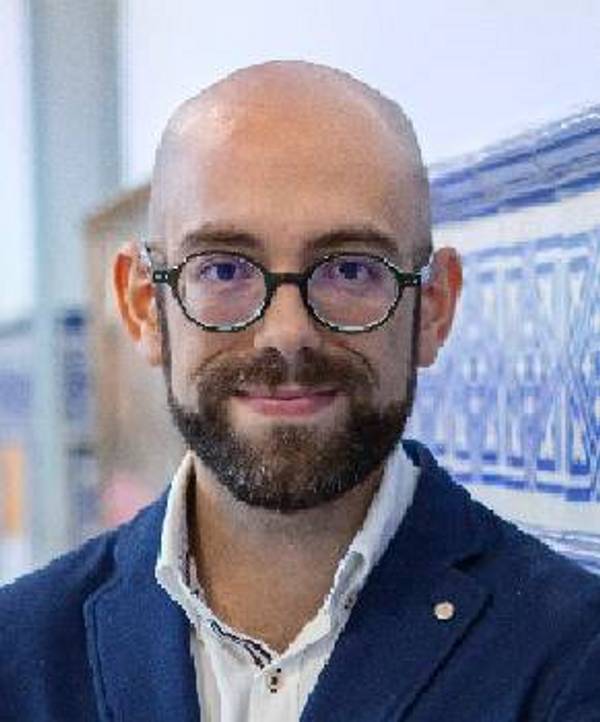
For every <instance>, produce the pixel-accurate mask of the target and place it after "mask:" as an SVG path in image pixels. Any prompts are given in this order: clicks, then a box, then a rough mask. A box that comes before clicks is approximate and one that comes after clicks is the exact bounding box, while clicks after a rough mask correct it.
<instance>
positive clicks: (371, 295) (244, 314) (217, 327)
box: [144, 246, 430, 333]
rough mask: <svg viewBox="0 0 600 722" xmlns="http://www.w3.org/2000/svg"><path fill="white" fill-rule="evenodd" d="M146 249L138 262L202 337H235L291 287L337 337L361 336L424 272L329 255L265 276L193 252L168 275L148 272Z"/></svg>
mask: <svg viewBox="0 0 600 722" xmlns="http://www.w3.org/2000/svg"><path fill="white" fill-rule="evenodd" d="M150 252H151V251H150V248H149V247H148V246H144V257H145V260H146V263H147V264H148V266H149V268H150V270H151V276H152V281H153V282H154V283H166V284H167V285H168V286H170V287H171V291H172V293H173V296H174V297H175V299H176V300H177V302H178V303H179V305H180V307H181V310H182V311H183V313H184V314H185V316H186V317H187V318H188V319H189V320H190V321H192V323H195V324H197V325H198V326H201V327H202V328H203V329H204V330H206V331H229V332H231V331H242V330H243V329H245V328H247V327H248V326H250V325H251V324H253V323H255V322H256V321H258V320H259V319H260V318H262V317H263V316H264V314H265V312H266V311H267V309H268V308H269V305H270V303H271V301H272V300H273V296H274V295H275V292H276V291H277V289H278V288H279V286H281V285H283V284H286V283H291V284H293V285H295V286H297V287H298V289H299V291H300V295H301V297H302V300H303V302H304V305H305V306H306V308H307V310H308V313H309V314H310V315H311V316H312V318H314V319H315V320H316V321H317V322H318V323H320V324H322V325H323V326H325V327H327V328H329V329H331V330H332V331H339V332H340V333H363V332H365V331H373V330H374V329H376V328H379V326H381V325H383V324H384V323H385V322H386V321H387V320H388V319H389V318H390V316H391V315H392V314H393V313H394V311H395V309H396V307H397V306H398V303H399V302H400V299H401V297H402V292H403V291H404V289H405V288H409V287H418V286H420V285H421V283H424V282H427V280H428V279H429V275H430V266H429V265H427V266H425V267H424V268H422V269H421V270H420V271H416V272H406V271H401V270H400V269H399V268H397V267H396V266H395V265H394V264H393V263H392V262H391V261H389V260H388V259H387V258H383V257H381V256H378V255H375V254H371V253H347V252H346V253H344V252H340V253H332V254H331V255H327V256H325V257H323V258H320V259H319V260H317V261H316V262H315V263H313V264H312V265H311V266H310V267H309V268H307V269H306V270H305V271H304V272H303V273H272V272H271V271H269V270H267V269H266V268H265V267H264V266H263V265H261V264H260V263H259V262H258V261H256V260H254V259H252V258H250V257H249V256H246V255H244V254H242V253H233V252H229V251H202V252H199V253H192V254H190V255H189V256H187V257H186V258H185V259H184V260H183V261H182V262H181V263H179V264H177V265H176V266H173V267H171V268H162V269H156V268H153V266H152V262H151V260H150Z"/></svg>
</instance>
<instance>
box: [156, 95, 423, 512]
mask: <svg viewBox="0 0 600 722" xmlns="http://www.w3.org/2000/svg"><path fill="white" fill-rule="evenodd" d="M162 183H163V184H164V186H163V190H162V194H163V198H162V218H161V226H162V233H163V234H164V237H163V238H161V239H160V242H162V243H164V244H166V248H167V256H168V263H169V265H172V264H175V263H179V262H181V261H182V260H183V258H184V257H185V256H186V255H187V254H189V253H191V252H193V251H194V250H208V249H210V250H223V249H226V250H231V251H241V252H243V253H245V254H246V255H249V256H252V257H253V258H255V259H256V260H258V261H260V262H261V263H262V264H263V265H264V266H266V267H267V268H268V269H269V270H271V271H276V272H286V271H287V272H290V271H291V272H298V271H301V270H304V269H305V268H306V267H307V266H308V265H310V264H311V263H312V262H314V261H315V260H317V259H319V258H320V257H322V256H324V255H326V254H327V253H331V252H334V251H350V252H353V253H354V252H357V251H366V252H371V253H377V254H380V255H384V256H386V257H387V258H389V259H390V260H391V261H393V262H395V263H396V264H398V265H399V266H400V267H402V268H405V269H406V270H412V265H411V258H412V251H413V250H414V245H415V244H416V242H417V240H416V239H417V232H418V229H417V221H416V216H417V214H416V213H415V212H414V207H415V204H416V203H418V202H420V199H419V198H417V197H416V194H417V191H416V189H415V187H414V180H413V178H412V175H411V167H410V161H409V159H408V154H407V153H406V152H405V151H403V149H402V147H401V143H399V142H398V138H397V137H395V136H392V135H391V133H387V134H386V132H383V130H382V128H381V127H380V126H379V125H377V124H374V123H373V119H372V117H370V116H367V117H365V116H364V115H361V114H360V113H357V114H355V115H352V113H350V114H349V115H348V117H344V116H343V115H342V114H340V113H339V109H338V110H335V112H333V111H330V110H329V111H328V110H327V109H326V108H325V109H320V111H319V112H318V113H317V112H315V113H302V112H301V110H298V109H294V110H293V111H290V112H287V111H286V109H285V108H283V109H281V108H280V109H279V110H278V111H277V112H271V113H265V112H262V111H261V112H257V111H256V109H253V108H249V109H248V108H246V109H242V110H239V111H231V109H229V111H228V112H227V113H224V112H223V111H219V110H218V109H217V110H214V111H213V113H212V114H207V118H205V120H203V121H202V127H201V128H200V129H199V128H198V127H196V128H194V131H193V132H189V131H188V132H185V131H184V132H183V133H182V136H181V138H179V139H178V140H177V147H176V148H175V150H174V152H173V157H172V159H171V161H170V163H169V165H168V169H167V171H166V172H165V174H164V177H163V179H162ZM365 230H368V231H371V232H372V233H371V234H370V235H369V234H366V233H364V231H365ZM338 231H344V233H345V235H344V239H343V240H340V238H338V239H337V240H336V241H335V242H332V240H331V239H332V238H333V237H334V234H336V232H338ZM374 234H378V235H379V236H381V237H385V238H386V239H388V242H389V241H390V240H391V242H392V247H391V248H387V247H382V246H381V245H380V244H379V242H378V241H377V240H374ZM200 237H201V238H200ZM155 240H157V241H158V240H159V239H155ZM388 244H389V243H388ZM417 293H418V291H416V290H414V289H410V290H405V291H404V294H403V297H402V300H401V302H400V304H399V306H398V308H397V310H396V312H395V314H394V315H393V316H392V318H391V319H390V320H389V321H388V322H387V323H386V324H385V325H384V326H383V327H381V328H379V329H377V330H375V331H372V332H370V333H363V334H352V335H350V334H344V333H337V332H335V331H332V330H329V329H327V328H325V327H322V326H320V325H318V324H317V322H316V321H314V320H313V319H311V317H310V316H309V315H308V313H307V311H306V309H305V307H304V306H303V302H302V299H301V297H300V293H299V290H298V289H297V288H296V287H295V286H292V285H284V286H281V287H279V289H278V291H277V293H276V294H275V297H274V298H273V301H272V303H271V306H270V308H269V309H268V310H267V312H266V314H265V315H264V317H263V318H262V319H260V320H259V321H257V322H256V323H254V324H253V325H251V326H250V327H249V328H247V329H245V330H243V331H240V332H236V333H218V332H217V333H215V332H208V331H205V330H203V329H202V328H200V327H198V326H196V325H194V324H193V323H191V322H190V321H189V320H188V319H186V318H185V316H184V315H183V313H182V312H181V309H180V308H179V307H178V305H177V304H176V303H175V301H174V300H173V299H172V298H171V295H170V294H168V295H167V296H166V299H165V302H164V304H160V307H161V309H162V313H161V317H162V319H161V322H162V326H163V341H164V347H163V352H164V353H163V355H164V359H163V362H164V364H165V375H166V379H167V386H168V394H169V405H170V408H171V411H172V413H173V417H174V420H175V422H176V424H177V426H178V428H179V429H180V431H181V433H182V434H183V436H184V438H185V440H186V442H187V443H188V444H189V446H190V447H191V448H192V449H193V450H194V451H195V452H196V453H197V455H198V456H199V457H200V458H201V459H202V460H203V462H204V463H205V464H206V465H207V466H208V467H209V468H210V469H211V470H212V471H213V472H214V473H215V475H216V477H217V478H218V479H219V481H220V482H221V483H222V484H224V485H225V486H226V487H227V488H228V489H229V490H230V491H231V492H232V494H233V495H234V496H235V497H236V498H238V499H240V500H243V501H246V502H247V503H250V504H253V505H258V506H263V507H266V508H272V509H278V510H280V511H284V512H289V511H293V510H295V509H301V508H308V507H311V506H315V505H318V504H321V503H323V502H324V501H326V500H328V499H332V498H335V497H337V496H339V495H341V494H343V493H345V492H346V491H348V490H349V489H350V488H352V487H353V486H355V485H356V484H358V483H360V482H361V481H363V480H365V479H366V478H367V477H368V476H369V475H370V474H371V473H372V472H374V471H375V470H376V469H377V468H378V467H380V466H381V463H382V462H383V460H384V459H385V458H386V456H387V455H388V454H389V453H390V451H391V450H392V449H393V446H394V445H395V443H396V442H397V441H398V440H399V438H400V436H401V434H402V432H403V429H404V425H405V422H406V418H407V416H408V415H409V414H410V410H411V406H412V397H413V393H414V388H415V383H416V363H415V358H414V353H415V348H416V341H417V339H416V334H417V329H418V319H417V315H418V306H417V305H416V294H417Z"/></svg>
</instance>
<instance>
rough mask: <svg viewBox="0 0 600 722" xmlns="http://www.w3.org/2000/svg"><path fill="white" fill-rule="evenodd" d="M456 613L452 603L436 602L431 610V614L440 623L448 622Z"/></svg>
mask: <svg viewBox="0 0 600 722" xmlns="http://www.w3.org/2000/svg"><path fill="white" fill-rule="evenodd" d="M455 613H456V607H455V606H454V604H452V602H448V601H445V602H438V603H437V604H436V605H435V607H434V608H433V614H434V616H435V618H436V619H438V620H439V621H440V622H448V621H449V620H450V619H452V617H453V616H454V615H455Z"/></svg>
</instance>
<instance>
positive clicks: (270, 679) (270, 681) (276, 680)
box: [266, 669, 281, 694]
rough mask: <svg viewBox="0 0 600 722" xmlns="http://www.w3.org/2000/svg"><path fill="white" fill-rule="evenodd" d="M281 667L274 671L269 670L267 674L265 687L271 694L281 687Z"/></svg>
mask: <svg viewBox="0 0 600 722" xmlns="http://www.w3.org/2000/svg"><path fill="white" fill-rule="evenodd" d="M280 675H281V669H276V670H275V672H269V674H268V675H267V680H266V681H267V689H268V690H269V692H271V693H272V694H276V693H277V692H278V691H279V688H280V687H281V677H280Z"/></svg>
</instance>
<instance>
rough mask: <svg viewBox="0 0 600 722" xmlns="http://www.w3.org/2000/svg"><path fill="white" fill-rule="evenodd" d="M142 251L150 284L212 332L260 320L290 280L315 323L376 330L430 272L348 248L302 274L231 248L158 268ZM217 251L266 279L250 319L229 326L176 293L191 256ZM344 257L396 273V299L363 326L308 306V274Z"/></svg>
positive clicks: (352, 330)
mask: <svg viewBox="0 0 600 722" xmlns="http://www.w3.org/2000/svg"><path fill="white" fill-rule="evenodd" d="M142 253H143V257H144V261H145V262H146V265H147V266H148V267H149V269H150V272H151V277H152V282H153V283H164V284H167V285H168V286H170V287H171V292H172V294H173V297H174V298H175V300H176V301H177V303H178V304H179V307H180V308H181V310H182V311H183V314H184V315H185V317H186V318H187V319H188V320H189V321H191V322H192V323H194V324H196V325H197V326H200V327H201V328H202V329H204V330H205V331H215V332H236V331H243V330H244V329H246V328H248V326H251V325H252V324H253V323H256V321H258V320H259V319H261V318H262V317H263V316H264V315H265V313H266V311H267V309H268V308H269V306H270V304H271V301H272V300H273V296H274V295H275V292H276V291H277V289H278V288H279V286H282V285H283V284H286V283H291V284H292V285H294V286H297V287H298V289H299V291H300V296H301V297H302V301H303V303H304V306H305V307H306V309H307V311H308V313H309V315H310V316H311V317H312V318H313V319H314V320H315V321H317V322H318V323H320V324H321V325H322V326H325V327H326V328H328V329H331V330H332V331H337V332H339V333H366V332H369V331H374V330H375V329H377V328H379V327H380V326H383V324H384V323H386V322H387V321H388V320H389V318H390V317H391V315H392V314H393V313H394V311H395V310H396V308H397V307H398V304H399V302H400V299H401V298H402V292H403V291H404V289H405V288H416V287H419V286H421V285H422V284H423V283H427V281H428V280H429V278H430V275H431V266H430V265H429V264H428V265H426V266H424V267H423V268H421V269H420V270H419V271H414V272H408V271H401V270H400V269H399V268H397V266H396V265H395V264H394V263H392V262H391V261H389V260H388V259H387V258H385V257H383V256H378V255H377V254H375V253H363V252H360V253H351V252H348V251H343V252H338V253H332V254H330V255H327V256H323V257H321V258H319V259H318V260H317V261H315V262H314V263H312V264H311V265H310V266H309V267H308V268H307V269H306V270H305V271H304V272H303V273H273V272H271V271H269V270H268V269H267V268H265V267H264V266H263V265H262V264H261V263H259V262H258V261H256V260H255V259H254V258H250V256H246V255H245V254H244V253H238V252H232V251H222V250H207V251H199V252H196V253H190V254H189V255H188V256H186V257H185V258H184V259H183V261H181V263H178V264H177V265H175V266H172V267H170V268H161V269H157V268H154V267H153V264H152V259H151V256H150V254H151V249H150V248H149V247H148V246H147V245H146V244H144V245H143V246H142ZM214 253H218V254H219V255H224V256H235V257H236V258H243V259H244V260H245V261H247V262H248V263H251V264H252V265H253V266H254V267H255V268H257V269H258V270H259V271H260V272H261V273H262V275H263V277H264V281H265V297H264V300H263V302H262V304H261V305H260V306H259V307H258V308H257V310H256V312H255V313H254V314H253V315H252V317H251V318H250V319H248V320H247V321H243V322H241V323H238V324H229V325H217V324H206V323H203V322H202V321H199V320H198V319H197V318H194V317H193V316H192V315H191V314H190V313H189V311H188V310H187V308H186V307H185V303H184V302H183V299H182V298H181V294H180V293H179V289H178V282H179V277H180V276H181V273H182V271H183V269H184V267H185V265H186V264H187V263H188V262H189V261H190V260H191V259H193V258H197V257H200V256H206V255H210V254H214ZM346 256H362V257H365V258H373V259H374V260H377V261H380V262H381V263H383V264H384V265H385V266H386V267H387V268H388V269H389V270H390V271H391V272H392V273H393V275H394V276H395V278H396V282H397V288H398V292H397V294H396V298H395V300H394V301H393V303H391V304H390V307H389V309H388V311H387V313H386V314H385V316H384V317H383V318H381V319H379V320H378V321H374V322H373V323H371V324H367V325H366V326H341V325H339V324H334V323H331V322H330V321H327V320H326V319H324V318H321V316H319V314H318V313H317V312H316V311H315V309H314V308H313V307H312V306H311V304H310V301H309V300H308V282H309V279H310V277H311V275H312V274H313V273H314V271H315V270H316V269H317V268H318V267H319V266H320V265H321V264H323V263H326V262H328V261H331V260H333V259H335V258H343V257H346Z"/></svg>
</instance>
